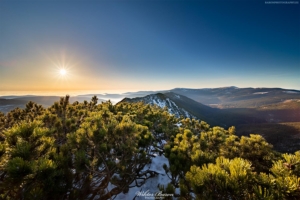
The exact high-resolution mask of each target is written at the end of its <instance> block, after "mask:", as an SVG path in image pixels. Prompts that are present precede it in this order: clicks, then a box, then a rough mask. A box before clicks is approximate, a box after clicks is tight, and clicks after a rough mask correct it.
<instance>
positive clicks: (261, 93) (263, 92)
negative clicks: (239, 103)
mask: <svg viewBox="0 0 300 200" xmlns="http://www.w3.org/2000/svg"><path fill="white" fill-rule="evenodd" d="M267 93H269V92H254V93H253V94H267Z"/></svg>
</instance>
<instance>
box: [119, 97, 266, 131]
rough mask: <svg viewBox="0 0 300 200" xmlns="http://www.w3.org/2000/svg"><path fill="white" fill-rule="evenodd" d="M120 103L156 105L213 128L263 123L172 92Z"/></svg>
mask: <svg viewBox="0 0 300 200" xmlns="http://www.w3.org/2000/svg"><path fill="white" fill-rule="evenodd" d="M121 102H144V103H146V104H151V105H158V106H159V107H161V108H164V107H167V109H168V111H169V112H170V113H171V114H174V115H175V116H176V117H180V116H183V117H185V118H186V117H188V118H196V119H199V120H202V121H206V122H207V123H209V124H211V125H213V126H223V127H229V126H233V125H237V124H248V123H257V122H259V123H262V122H265V121H264V120H259V119H257V118H253V117H248V116H246V115H242V114H235V113H232V112H230V111H229V110H222V109H217V108H211V107H209V106H206V105H204V104H201V103H198V102H196V101H194V100H192V99H190V98H188V97H186V96H183V95H179V94H176V93H173V92H168V93H164V94H162V93H157V94H151V95H147V96H145V97H138V98H132V99H130V98H125V99H123V100H122V101H121Z"/></svg>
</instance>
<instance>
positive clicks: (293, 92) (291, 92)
mask: <svg viewBox="0 0 300 200" xmlns="http://www.w3.org/2000/svg"><path fill="white" fill-rule="evenodd" d="M284 92H285V93H288V94H297V93H299V92H296V91H284Z"/></svg>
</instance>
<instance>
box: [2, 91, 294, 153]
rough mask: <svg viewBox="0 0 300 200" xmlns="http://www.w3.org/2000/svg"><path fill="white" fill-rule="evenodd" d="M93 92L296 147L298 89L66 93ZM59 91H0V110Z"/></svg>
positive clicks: (49, 99)
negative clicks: (19, 93) (21, 93)
mask: <svg viewBox="0 0 300 200" xmlns="http://www.w3.org/2000/svg"><path fill="white" fill-rule="evenodd" d="M94 95H96V96H97V97H98V98H99V100H98V102H99V103H100V102H101V101H107V100H111V101H112V103H118V102H120V101H122V102H140V101H142V102H144V103H146V104H152V105H154V104H155V105H158V106H159V107H162V108H164V107H166V108H167V110H168V112H170V113H171V114H174V115H175V116H176V117H180V116H182V117H189V118H196V119H199V120H203V121H206V122H207V123H208V124H210V125H211V126H222V127H224V128H227V127H229V126H236V128H237V134H238V135H248V134H251V133H258V134H261V135H263V136H264V137H265V138H266V139H267V140H268V141H271V142H272V144H273V145H274V146H275V148H276V149H278V150H282V151H293V150H295V149H299V148H300V91H299V90H293V89H281V88H237V87H223V88H205V89H189V88H175V89H172V90H166V91H139V92H128V93H123V94H84V95H79V96H71V98H70V101H71V103H72V102H74V101H79V102H83V101H85V100H86V101H90V100H91V98H92V97H93V96H94ZM59 99H60V97H59V96H34V95H26V96H2V97H0V111H1V112H4V113H7V112H9V111H10V110H12V109H14V108H16V107H20V108H24V107H25V105H26V103H27V102H28V101H34V102H36V103H37V104H41V105H43V106H44V107H49V106H51V105H53V103H54V102H55V101H59Z"/></svg>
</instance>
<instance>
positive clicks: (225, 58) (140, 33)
mask: <svg viewBox="0 0 300 200" xmlns="http://www.w3.org/2000/svg"><path fill="white" fill-rule="evenodd" d="M288 2H289V3H286V1H277V3H276V2H274V1H248V0H240V1H235V0H227V1H226V0H225V1H221V0H212V1H208V0H205V1H200V0H198V1H197V0H193V1H188V0H187V1H184V0H181V1H180V0H177V1H168V0H148V1H142V0H130V1H129V0H123V1H122V0H118V1H114V0H112V1H109V0H87V1H81V0H75V1H69V0H64V1H58V0H52V1H51V0H42V1H36V0H31V1H28V0H23V1H18V0H14V1H7V0H1V1H0V93H1V92H2V93H6V94H7V93H16V92H17V91H22V92H29V91H31V93H34V91H36V92H37V91H43V92H65V91H66V92H69V93H70V91H83V93H84V91H102V92H128V91H145V90H165V89H172V88H176V87H180V88H211V87H224V86H237V87H281V88H287V89H300V78H299V77H300V4H299V1H288ZM61 69H65V70H66V73H65V75H62V74H60V70H61ZM32 91H33V92H32Z"/></svg>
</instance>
